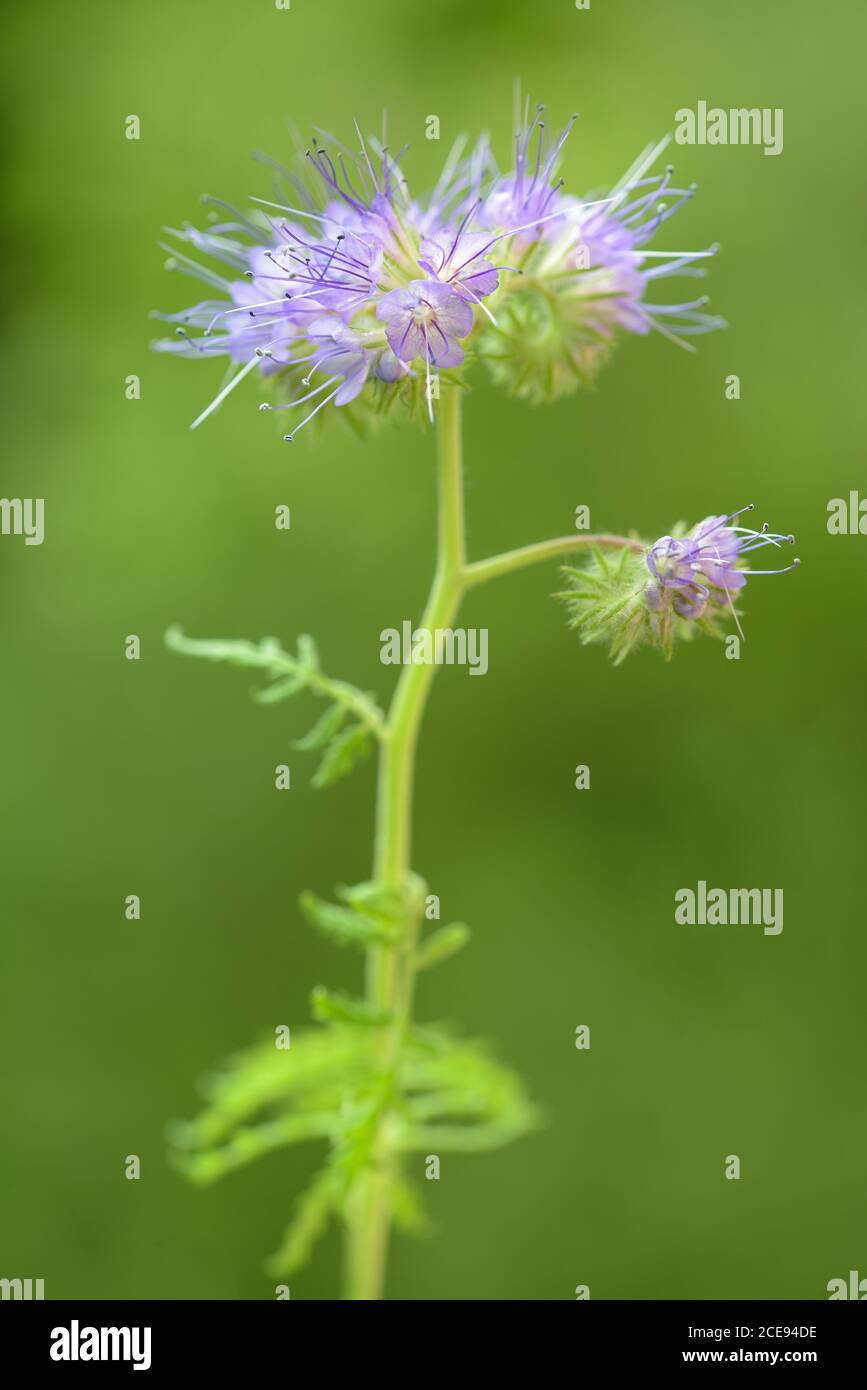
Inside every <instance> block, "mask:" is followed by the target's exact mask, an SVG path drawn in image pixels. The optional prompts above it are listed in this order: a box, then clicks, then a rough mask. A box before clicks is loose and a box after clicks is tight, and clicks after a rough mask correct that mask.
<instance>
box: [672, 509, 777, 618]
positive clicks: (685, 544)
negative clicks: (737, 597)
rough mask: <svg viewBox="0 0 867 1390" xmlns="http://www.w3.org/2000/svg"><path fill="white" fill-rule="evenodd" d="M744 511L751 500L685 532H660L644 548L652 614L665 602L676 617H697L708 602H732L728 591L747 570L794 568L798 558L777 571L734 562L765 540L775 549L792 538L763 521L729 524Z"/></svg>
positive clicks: (738, 584) (742, 580)
mask: <svg viewBox="0 0 867 1390" xmlns="http://www.w3.org/2000/svg"><path fill="white" fill-rule="evenodd" d="M749 511H752V504H750V506H748V507H742V508H741V509H740V511H737V512H732V514H731V515H730V516H709V517H706V518H705V520H704V521H700V522H699V524H698V525H697V526H694V527H693V529H692V531H690V533H689V535H687V536H684V537H676V536H663V537H662V538H661V539H660V540H658V541H656V542H655V543H654V544H653V545H652V546H651V547H650V549H649V550H648V552H647V568H648V569H649V570H650V573H651V574H652V575H653V579H652V580H651V582H650V584H649V585H648V586H647V591H646V598H647V604H648V607H649V608H650V609H651V610H652V611H653V612H656V613H658V612H660V611H661V610H662V609H663V608H665V607H666V606H667V605H669V604H670V605H671V606H672V607H673V608H674V611H675V612H676V613H677V614H678V616H679V617H681V618H700V617H702V615H703V614H704V612H705V610H706V609H707V606H708V604H709V603H712V604H716V605H717V606H720V607H721V606H723V605H724V604H726V603H727V604H728V605H729V606H730V607H733V605H732V598H731V596H732V594H736V593H738V591H739V590H740V589H742V588H743V587H744V585H745V584H746V582H747V576H748V575H751V574H785V572H786V570H790V569H795V568H796V566H797V565H799V564H800V561H799V560H793V561H792V563H791V564H790V565H786V566H785V567H784V569H781V570H753V569H739V568H738V567H737V566H738V564H739V562H740V560H741V558H742V557H743V556H744V555H748V554H749V553H750V552H751V551H753V550H759V549H761V548H762V547H763V546H766V545H773V546H776V547H777V548H778V549H779V548H780V547H781V546H782V545H783V544H784V543H788V544H789V545H791V544H793V542H794V539H795V538H794V536H783V535H778V534H776V533H775V532H772V531H769V530H768V527H767V523H766V524H765V525H764V526H763V527H762V529H761V531H752V530H750V529H749V528H748V527H746V526H731V525H730V524H729V523H730V522H732V521H734V520H735V518H736V517H739V516H742V515H743V514H744V512H749Z"/></svg>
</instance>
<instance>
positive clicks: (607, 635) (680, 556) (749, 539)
mask: <svg viewBox="0 0 867 1390" xmlns="http://www.w3.org/2000/svg"><path fill="white" fill-rule="evenodd" d="M748 511H752V506H749V507H743V508H742V509H741V511H739V512H733V513H732V514H731V515H730V516H709V517H706V518H705V520H704V521H701V522H699V524H698V525H697V526H694V527H693V529H692V530H691V531H689V532H688V533H686V532H685V528H676V533H675V534H672V535H670V536H662V537H661V538H660V540H658V541H655V542H654V543H653V545H650V546H648V545H645V543H644V542H642V541H639V540H637V539H636V540H634V541H631V542H630V543H629V544H628V545H626V546H624V548H623V549H622V550H620V551H618V552H617V553H616V554H615V555H610V554H609V555H606V554H603V552H602V551H601V550H597V551H594V553H593V556H592V558H591V560H590V561H589V562H588V563H587V564H586V565H584V566H583V567H581V568H580V569H579V568H574V569H573V568H571V567H570V568H567V569H566V570H565V573H566V575H567V576H568V578H569V585H570V587H569V588H568V589H567V590H566V591H565V592H564V593H562V594H560V595H559V597H560V598H562V599H564V600H565V602H566V604H567V606H568V608H569V612H570V626H571V627H575V628H578V629H579V631H580V634H581V638H582V641H584V642H600V641H604V642H608V643H609V645H610V647H611V655H612V656H613V658H614V660H615V663H618V664H619V662H621V661H622V660H623V658H624V657H625V656H626V655H627V654H628V653H629V652H630V651H631V650H632V648H633V647H635V646H639V645H641V644H643V643H647V644H649V645H650V646H654V647H658V648H659V650H660V651H662V652H663V654H664V655H665V657H666V659H667V660H668V659H669V658H670V657H671V654H672V649H673V646H674V642H675V640H676V639H677V638H679V637H680V638H686V639H689V638H691V637H693V636H694V635H695V633H696V632H697V631H703V632H707V633H709V634H710V635H711V636H714V637H721V636H723V635H724V633H723V629H722V627H721V625H720V619H722V618H724V617H725V616H726V614H728V615H730V616H731V618H732V619H733V620H734V622H735V624H736V626H737V628H738V631H739V633H740V635H741V637H743V631H742V629H741V626H740V621H739V616H738V613H737V610H736V608H735V605H734V598H735V596H736V595H738V594H739V593H740V591H741V590H742V589H743V587H744V585H745V584H746V582H747V579H748V577H749V576H750V575H753V574H785V573H786V571H787V570H790V569H795V568H797V566H798V565H799V564H800V561H799V560H793V561H792V562H791V564H789V565H785V566H783V567H782V568H781V569H778V570H754V569H751V568H748V567H744V566H743V564H742V562H743V559H744V557H745V556H747V555H750V554H751V553H752V552H753V551H754V550H760V549H763V548H764V547H765V546H773V547H775V548H777V549H779V548H780V547H782V546H783V545H785V544H789V545H791V544H793V543H794V539H795V538H794V536H783V535H779V534H777V533H775V532H772V531H770V530H769V529H768V527H767V524H766V525H764V526H763V527H762V529H761V531H752V530H750V529H749V527H746V526H733V525H732V524H731V523H732V522H734V521H735V520H736V519H737V518H738V517H740V516H742V515H743V514H744V512H748ZM678 533H679V534H678Z"/></svg>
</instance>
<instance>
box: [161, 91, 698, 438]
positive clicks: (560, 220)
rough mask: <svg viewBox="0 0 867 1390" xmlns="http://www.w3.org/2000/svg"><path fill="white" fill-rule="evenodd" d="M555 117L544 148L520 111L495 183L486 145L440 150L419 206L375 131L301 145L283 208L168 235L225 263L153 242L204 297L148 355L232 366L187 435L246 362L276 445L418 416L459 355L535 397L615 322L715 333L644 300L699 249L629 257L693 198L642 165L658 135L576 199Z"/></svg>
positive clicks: (583, 366) (686, 269)
mask: <svg viewBox="0 0 867 1390" xmlns="http://www.w3.org/2000/svg"><path fill="white" fill-rule="evenodd" d="M573 121H574V117H573ZM573 121H570V122H569V124H568V125H567V126H566V128H565V129H564V130H563V131H562V132H561V133H560V134H559V136H557V137H556V138H555V139H554V140H553V141H549V140H548V137H547V133H546V130H545V124H544V120H543V113H542V108H541V107H539V108H538V109H537V110H536V112H535V113H534V114H533V116H532V119H530V118H529V113H527V117H526V118H525V122H524V128H523V129H522V130H521V131H520V132H519V133H518V136H517V138H516V147H515V160H514V167H513V168H512V170H511V171H509V172H507V173H500V172H499V171H498V170H497V168H496V166H495V165H494V161H493V158H492V155H491V152H490V148H489V145H488V142H487V139H481V140H479V141H478V143H477V144H476V146H475V147H474V148H473V149H471V150H470V152H469V154H468V155H464V144H463V142H459V144H458V145H457V146H456V147H455V149H454V150H453V151H452V153H451V155H450V156H449V158H448V159H447V161H446V165H445V168H444V170H443V174H442V176H441V178H440V180H439V183H438V184H437V186H436V188H435V189H434V191H433V193H432V194H431V195H430V197H428V198H427V199H424V200H423V201H416V200H414V199H413V198H412V197H411V196H410V194H409V192H408V189H407V185H406V181H405V179H404V177H403V173H402V171H401V166H400V158H401V155H397V156H392V155H391V154H390V152H389V150H388V148H387V144H386V141H385V139H384V138H383V140H382V142H378V141H365V140H364V139H363V138H362V136H361V134H360V132H359V133H358V141H359V149H358V151H356V152H350V151H349V150H345V149H343V148H342V147H340V146H339V145H337V143H336V142H334V143H333V144H332V149H333V150H334V153H333V154H332V153H331V152H329V150H328V149H326V148H324V147H323V146H322V145H320V144H319V143H317V142H314V143H313V144H312V146H311V148H310V149H308V150H307V152H306V163H305V164H304V165H303V166H302V171H301V173H299V174H294V173H293V174H286V175H285V180H284V184H283V186H284V187H285V188H286V189H287V190H289V194H288V197H287V201H286V202H273V203H272V202H265V201H264V200H260V199H257V200H255V201H256V203H257V207H256V209H255V210H254V211H252V212H251V213H250V214H249V215H248V216H245V215H244V214H242V213H238V212H236V211H235V210H234V209H230V210H229V217H228V219H227V220H224V221H219V220H215V221H214V223H213V225H211V226H210V228H209V229H208V230H207V231H199V230H197V229H195V228H193V227H190V226H185V227H184V228H183V229H181V230H180V231H176V232H173V233H172V235H174V236H175V237H176V238H179V239H180V240H181V241H185V242H187V243H189V244H190V245H191V246H192V247H193V248H194V249H195V251H197V252H199V253H201V254H204V255H206V256H208V257H211V258H213V259H216V260H219V261H222V262H224V263H225V264H226V265H227V266H228V267H230V270H231V274H230V275H222V274H219V273H218V272H217V271H216V270H214V269H211V268H209V267H207V266H204V265H200V264H198V263H197V261H196V260H195V259H194V258H192V257H190V256H187V255H186V254H183V253H181V252H180V251H174V250H172V248H171V247H168V246H167V247H166V248H165V249H167V250H169V251H170V253H171V260H170V261H169V266H170V267H171V268H173V269H178V270H182V271H184V272H186V273H188V274H190V275H193V276H195V277H196V278H198V279H199V280H200V281H203V282H204V283H205V284H206V285H207V286H208V287H209V289H210V291H211V292H212V297H210V298H208V299H205V300H203V301H201V302H200V303H198V304H196V305H194V306H193V307H192V308H190V309H187V310H185V311H183V312H182V313H177V314H160V315H157V317H160V318H163V319H165V320H167V321H169V322H174V323H176V324H177V328H176V337H175V338H174V339H170V340H162V341H160V342H157V343H155V344H154V346H155V347H156V348H158V349H159V350H161V351H169V352H175V353H179V354H180V355H183V356H193V357H215V356H226V357H228V358H229V359H230V361H231V362H233V363H234V364H235V365H236V366H237V367H238V368H239V370H238V371H237V372H236V373H235V374H234V375H232V376H231V378H230V380H229V381H228V383H227V384H226V385H225V386H224V387H223V388H222V390H221V391H220V392H219V393H218V395H217V396H216V397H215V398H214V400H213V401H212V402H211V404H210V405H209V406H208V407H207V408H206V409H205V410H204V411H203V412H202V414H201V415H200V416H199V417H198V419H197V420H195V421H194V424H196V425H197V424H199V423H200V422H201V421H202V420H204V419H205V418H206V417H207V416H208V415H210V414H211V413H212V411H213V410H215V409H216V408H217V406H219V405H220V404H221V403H222V401H223V400H224V399H225V398H226V396H227V395H228V394H229V392H230V391H232V390H233V389H234V387H235V386H236V385H238V384H239V383H240V382H241V381H242V380H243V379H244V377H246V376H247V375H249V374H250V372H252V371H254V370H255V371H256V372H257V374H258V375H259V377H260V378H261V379H262V380H263V381H265V382H270V383H273V384H274V385H275V387H276V388H277V389H278V393H279V395H280V397H281V399H279V401H278V402H277V403H276V404H275V405H273V406H271V405H269V404H268V403H266V405H265V407H264V408H265V409H269V408H274V409H291V410H293V411H295V410H296V409H297V411H298V415H297V416H294V417H293V419H294V420H295V421H297V423H294V424H293V428H292V430H291V432H290V433H288V434H287V435H286V436H285V437H286V438H287V439H292V438H293V437H294V436H295V435H296V434H297V433H298V430H299V429H301V428H302V427H303V426H304V425H306V424H307V423H308V421H310V420H312V419H313V418H314V417H315V416H317V415H319V414H320V412H321V411H322V410H323V409H324V407H325V406H326V405H329V404H334V405H335V406H349V405H350V404H353V403H354V404H355V406H356V410H360V409H363V408H364V409H370V410H373V411H382V410H384V409H386V408H388V407H389V406H390V405H391V404H392V403H393V402H394V401H396V400H404V401H406V402H407V403H408V404H409V405H411V406H412V405H414V404H416V403H422V404H424V405H425V406H426V408H427V411H428V414H430V415H431V418H432V415H433V401H434V399H435V398H436V395H437V391H436V390H435V389H434V379H435V377H436V376H437V375H438V373H439V372H441V371H454V370H456V369H457V368H458V367H460V366H461V364H462V363H463V362H464V361H465V358H466V355H467V349H468V347H469V346H470V345H472V346H473V347H477V349H478V352H479V355H480V356H481V357H483V358H484V359H485V360H486V362H487V363H488V364H489V366H490V368H491V371H492V372H493V375H494V377H495V378H496V379H497V380H498V381H499V382H500V383H502V384H503V385H504V386H506V387H507V389H509V390H510V391H512V392H513V393H514V394H517V395H521V396H527V397H529V398H530V399H532V400H537V401H541V400H552V399H555V398H556V397H558V396H561V395H563V394H565V393H566V392H569V391H572V390H575V389H576V387H578V386H579V385H581V384H584V385H587V384H590V383H591V382H592V381H593V379H594V377H595V375H596V372H597V370H598V368H599V366H600V364H601V363H602V362H603V361H604V360H605V358H606V357H607V355H608V353H609V351H610V348H611V346H612V344H613V341H614V339H615V336H616V334H617V332H618V330H625V331H627V332H631V333H639V334H644V333H648V332H649V331H650V330H651V329H658V330H659V331H660V332H662V333H663V334H664V335H665V336H666V337H668V338H671V339H673V340H674V341H675V342H678V343H679V344H680V345H681V346H684V347H688V346H689V343H688V341H687V340H688V338H689V337H691V336H692V335H694V334H697V333H704V332H707V331H708V330H709V329H712V328H716V327H719V326H721V323H722V321H721V320H720V319H716V318H713V317H710V316H709V315H707V314H705V313H704V312H703V305H704V303H705V301H704V299H703V298H701V299H694V300H691V301H689V302H685V303H681V304H668V305H660V304H652V303H650V302H649V301H648V299H647V293H648V291H649V289H650V288H651V287H652V285H653V282H654V281H655V280H658V279H660V278H663V277H665V276H668V275H673V274H676V273H684V274H687V275H690V276H699V275H702V274H704V271H703V269H702V267H701V266H700V265H699V264H698V262H700V261H701V260H702V259H704V258H706V257H708V256H711V255H713V253H714V249H715V248H713V247H711V248H709V249H708V250H705V251H696V252H674V251H672V252H668V251H651V250H648V249H647V244H648V242H649V241H650V240H651V238H652V237H653V235H654V234H655V232H656V231H657V230H658V229H659V227H660V226H661V225H662V224H663V223H664V222H665V221H666V220H667V219H668V218H670V217H671V216H673V214H674V213H675V212H676V211H677V210H678V208H679V207H681V206H682V204H683V203H684V201H685V200H686V199H687V198H688V197H690V195H691V192H692V190H691V189H680V188H675V187H673V186H672V177H673V176H672V171H671V169H666V170H665V172H664V173H662V174H656V175H654V174H652V173H651V172H650V170H651V168H652V166H653V164H654V163H655V161H656V159H657V158H658V156H659V154H660V152H661V150H662V148H663V147H664V144H665V143H666V142H664V141H663V142H662V144H660V145H658V146H656V147H654V148H652V149H649V150H648V151H646V152H645V154H644V155H643V156H642V157H641V159H640V160H638V161H637V163H636V164H635V165H634V166H633V168H632V169H631V170H629V172H628V173H627V174H626V175H625V176H624V178H623V179H621V180H620V182H619V183H618V184H617V185H616V186H615V187H614V188H613V189H612V190H611V192H610V193H609V194H608V195H607V196H605V197H600V198H594V199H592V200H587V199H581V198H576V197H574V196H571V195H569V194H566V193H564V192H563V181H562V179H560V178H558V177H557V166H558V162H559V159H560V156H561V152H562V149H563V146H564V144H565V141H566V138H567V136H568V134H569V131H570V129H571V126H572V124H573ZM329 143H331V142H329ZM401 154H402V152H401ZM284 196H285V195H284ZM664 199H671V200H672V201H671V202H669V203H666V202H665V201H662V200H664ZM207 201H211V202H216V200H207ZM219 206H220V207H223V208H225V207H226V206H227V205H226V204H222V203H221V204H219ZM215 219H216V214H215ZM215 293H216V295H217V296H219V297H213V296H214V294H215ZM195 329H199V330H201V331H200V332H199V333H198V334H197V335H195V336H194V335H193V333H192V330H195ZM304 405H307V406H309V409H308V410H307V411H302V407H303V406H304Z"/></svg>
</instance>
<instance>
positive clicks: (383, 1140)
mask: <svg viewBox="0 0 867 1390" xmlns="http://www.w3.org/2000/svg"><path fill="white" fill-rule="evenodd" d="M462 394H463V393H462V390H461V388H460V387H457V386H451V385H448V386H444V388H443V392H442V397H441V400H440V402H439V413H438V421H437V433H438V455H439V457H438V503H439V506H438V528H437V559H436V570H435V572H434V579H433V584H432V585H431V590H430V594H429V596H428V601H427V607H426V608H425V611H424V616H423V618H422V620H421V627H422V629H424V630H425V631H427V632H430V633H434V632H436V630H437V629H442V628H448V627H450V626H451V625H452V623H453V622H454V619H455V617H456V615H457V612H458V609H459V607H460V603H461V599H462V598H463V595H464V594H465V592H466V590H467V589H468V588H470V587H472V586H474V585H476V584H481V583H483V582H484V581H485V580H487V579H493V578H496V577H498V576H499V575H502V574H508V573H510V572H511V571H513V570H517V569H523V568H525V567H526V566H527V565H532V564H536V563H539V562H541V561H543V560H548V559H553V558H555V557H556V556H558V555H563V554H568V553H569V552H571V551H573V550H577V549H580V548H583V547H585V546H592V545H601V546H606V547H612V548H623V547H629V548H634V549H640V548H641V542H638V541H633V540H627V539H625V538H624V537H621V536H607V535H605V536H590V535H575V536H564V537H559V538H557V539H556V540H551V541H542V542H541V543H540V544H538V545H531V546H526V547H524V548H523V549H521V550H514V551H510V552H509V553H508V554H504V555H496V556H494V557H492V558H491V559H488V560H480V561H477V562H476V563H475V564H472V565H468V564H467V561H466V536H465V527H464V486H463V465H462V450H461V399H462ZM435 671H436V666H435V665H434V664H433V663H432V662H430V663H419V664H418V665H416V664H415V663H410V664H409V665H406V666H404V668H403V671H402V673H401V677H400V680H399V681H398V683H397V687H396V689H395V692H394V697H393V699H392V703H391V709H390V711H389V715H388V721H387V724H386V728H385V732H384V736H383V738H382V751H381V754H380V763H379V782H378V789H377V803H376V836H375V841H374V860H373V877H374V880H375V882H376V883H377V884H378V885H379V886H380V887H381V888H383V889H384V890H386V891H390V892H393V893H395V894H400V895H405V896H406V895H408V889H409V884H410V878H411V863H410V856H411V847H412V796H413V782H414V778H415V756H416V748H417V746H418V736H419V729H420V726H421V720H422V716H423V714H424V709H425V705H426V703H427V697H428V692H429V690H430V686H431V682H432V680H433V677H434V673H435ZM420 917H421V907H420V906H419V908H418V909H417V911H416V912H415V913H414V916H413V920H412V921H411V922H409V923H407V929H408V930H407V935H406V937H405V939H403V940H402V941H401V943H400V944H399V945H398V946H395V947H376V948H374V949H373V950H371V952H370V953H369V955H368V958H367V999H368V1001H369V1002H370V1003H371V1004H372V1005H374V1006H375V1007H376V1009H377V1010H379V1011H385V1012H388V1013H390V1014H392V1015H393V1017H394V1022H393V1024H392V1025H391V1026H390V1028H388V1029H384V1030H383V1067H384V1072H385V1075H386V1077H387V1078H388V1077H389V1076H390V1075H391V1074H393V1070H394V1068H395V1067H396V1065H397V1061H398V1058H399V1054H400V1049H401V1046H402V1043H403V1039H404V1037H405V1035H406V1031H407V1028H408V1027H409V1025H410V1022H411V1016H412V996H413V988H414V985H415V953H416V946H417V939H418V932H419V927H420ZM386 1084H388V1082H387V1083H386ZM388 1118H389V1117H388V1107H387V1103H386V1105H385V1106H384V1108H383V1113H382V1115H381V1116H380V1118H379V1121H378V1124H377V1130H376V1134H375V1136H374V1140H373V1146H372V1147H373V1152H372V1158H373V1162H372V1165H371V1167H370V1169H369V1171H368V1172H367V1173H365V1175H364V1176H363V1177H362V1178H360V1179H359V1181H358V1182H357V1184H356V1189H355V1192H354V1193H353V1197H352V1204H351V1209H350V1211H349V1214H348V1228H347V1244H346V1297H347V1298H350V1299H378V1298H381V1297H382V1291H383V1286H384V1283H385V1264H386V1255H387V1250H388V1236H389V1228H390V1225H391V1177H392V1170H391V1164H392V1155H391V1154H390V1152H389V1145H388Z"/></svg>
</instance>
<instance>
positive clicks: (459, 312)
mask: <svg viewBox="0 0 867 1390" xmlns="http://www.w3.org/2000/svg"><path fill="white" fill-rule="evenodd" d="M376 317H377V318H378V319H379V320H380V322H381V323H384V324H385V326H386V327H385V336H386V338H387V339H388V343H389V346H390V348H391V350H392V352H393V353H394V355H395V357H397V358H398V360H399V361H400V362H412V361H414V360H415V358H417V357H421V358H423V359H424V360H425V361H426V362H427V363H428V364H429V365H430V366H432V367H459V366H460V364H461V363H462V362H463V360H464V353H463V348H462V347H461V346H460V343H459V342H458V339H459V338H466V336H467V334H468V333H469V332H470V330H471V329H472V327H473V322H474V319H473V311H472V308H471V307H470V305H469V304H468V303H467V301H466V300H465V299H462V298H461V296H460V295H459V294H458V293H457V292H456V291H455V290H454V289H452V288H451V286H449V285H444V284H443V283H442V282H441V281H440V280H411V281H410V283H409V284H408V285H407V287H406V289H402V290H392V291H391V292H390V293H389V294H387V295H385V296H384V297H383V298H382V299H381V300H380V301H379V304H378V305H377V306H376Z"/></svg>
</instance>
